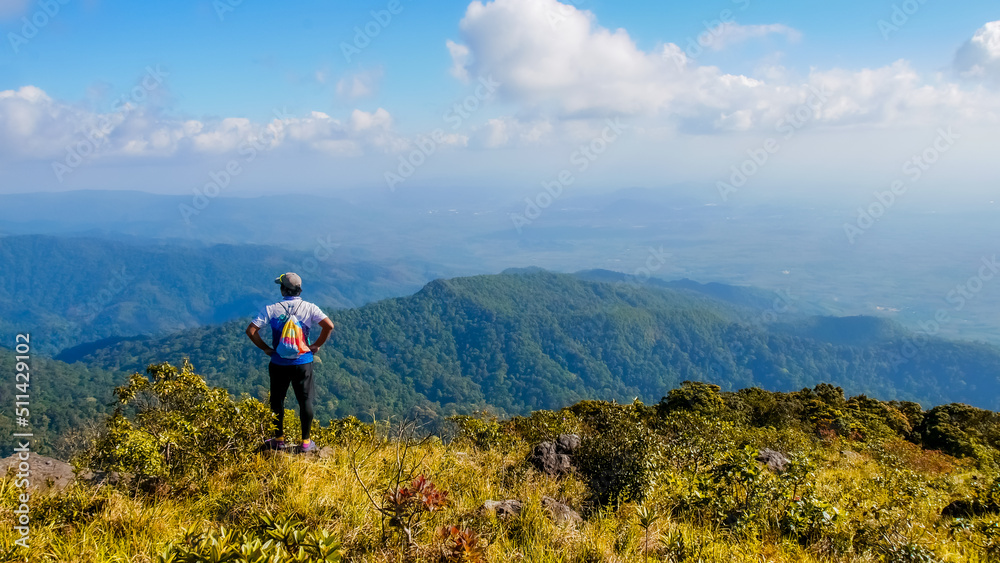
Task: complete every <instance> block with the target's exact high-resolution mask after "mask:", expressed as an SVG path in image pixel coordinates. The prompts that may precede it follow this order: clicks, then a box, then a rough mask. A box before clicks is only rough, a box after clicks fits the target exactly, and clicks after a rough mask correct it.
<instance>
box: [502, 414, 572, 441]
mask: <svg viewBox="0 0 1000 563" xmlns="http://www.w3.org/2000/svg"><path fill="white" fill-rule="evenodd" d="M504 426H505V427H506V428H509V429H510V431H511V432H512V433H513V434H514V435H516V436H518V437H520V438H521V439H522V440H524V441H525V442H527V443H529V444H537V443H538V442H544V441H550V440H555V439H556V438H557V437H558V436H559V435H560V434H577V433H579V432H580V420H579V418H578V417H577V416H576V415H575V414H574V413H573V411H572V410H570V409H561V410H558V411H534V412H532V413H531V415H529V416H515V417H514V418H512V419H510V420H508V421H507V422H505V423H504Z"/></svg>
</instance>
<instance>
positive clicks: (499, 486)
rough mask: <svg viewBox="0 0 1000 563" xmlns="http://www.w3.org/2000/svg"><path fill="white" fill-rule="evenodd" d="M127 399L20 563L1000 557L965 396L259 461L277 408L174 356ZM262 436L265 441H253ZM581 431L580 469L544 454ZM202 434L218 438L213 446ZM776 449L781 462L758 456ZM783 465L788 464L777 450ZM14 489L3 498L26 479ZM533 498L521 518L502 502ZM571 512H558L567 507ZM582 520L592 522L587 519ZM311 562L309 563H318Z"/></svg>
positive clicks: (408, 434) (785, 397) (982, 448)
mask: <svg viewBox="0 0 1000 563" xmlns="http://www.w3.org/2000/svg"><path fill="white" fill-rule="evenodd" d="M150 375H151V377H149V378H146V377H136V378H133V379H132V381H131V383H130V386H129V387H128V388H127V389H124V390H123V391H122V392H121V393H120V394H119V398H120V399H121V405H122V407H123V409H124V410H123V414H121V415H118V416H116V417H115V418H114V419H112V420H111V421H109V424H108V426H107V431H106V432H105V433H104V434H102V435H101V436H99V437H98V438H97V439H96V440H95V441H94V442H92V446H91V448H90V449H89V451H88V452H87V454H86V455H84V456H81V457H80V458H79V459H78V460H77V461H78V463H79V464H80V465H81V466H84V467H90V468H92V469H95V470H105V471H121V472H122V473H121V475H122V478H121V479H120V480H118V481H113V482H103V483H101V484H99V485H98V484H95V483H91V482H88V481H80V482H78V483H76V484H75V485H73V486H71V487H70V488H69V489H67V490H65V491H62V492H59V493H55V494H50V495H43V494H36V495H35V496H33V500H32V501H31V502H32V505H31V510H32V512H31V523H32V536H31V548H30V552H25V551H22V550H21V548H19V547H16V546H15V545H14V543H13V542H14V539H15V538H16V537H17V536H16V532H15V531H14V530H13V514H12V512H11V511H5V512H4V513H3V515H2V516H0V524H2V525H0V556H2V557H3V560H5V561H21V560H26V557H27V560H31V561H40V562H41V561H45V562H48V561H52V562H56V561H59V562H62V561H77V562H85V563H89V562H94V563H97V562H106V561H151V562H152V561H156V562H163V563H169V562H179V561H198V562H201V561H205V562H208V561H233V562H244V561H257V562H260V561H267V562H269V563H278V562H283V561H293V560H294V561H358V562H373V563H374V562H386V563H388V562H398V561H414V562H417V561H419V562H459V561H465V562H486V561H490V562H494V563H501V562H503V563H506V562H511V563H513V562H519V561H532V562H538V563H556V562H561V563H577V562H578V563H596V562H608V563H611V562H621V561H660V562H672V563H675V562H696V561H702V562H725V563H733V562H740V563H742V562H746V563H750V562H754V563H756V562H759V561H762V560H764V561H770V562H775V563H779V562H780V563H784V562H789V563H790V562H804V563H813V562H816V563H818V562H836V563H840V562H844V563H846V562H849V561H850V562H857V561H860V562H871V563H874V562H949V563H952V562H954V563H958V562H973V563H980V562H987V561H996V560H997V559H996V558H997V557H998V556H1000V532H998V524H997V522H998V520H997V519H998V515H1000V481H998V479H997V477H998V473H1000V471H998V465H997V461H998V460H1000V457H998V456H1000V451H998V450H997V447H998V446H1000V417H998V416H997V414H996V413H992V412H987V411H978V410H976V409H970V408H968V407H961V406H957V405H950V406H946V407H939V408H936V409H933V410H930V411H924V410H922V409H920V408H919V406H917V405H914V404H909V403H886V402H881V401H876V400H873V399H869V398H867V397H863V396H858V397H852V398H850V399H848V398H846V397H844V395H843V393H842V391H841V390H840V389H838V388H835V387H833V386H830V385H819V386H817V387H815V388H814V389H811V390H809V389H807V390H803V391H800V392H795V393H788V394H783V393H771V392H766V391H762V390H760V389H744V390H740V391H739V392H734V393H726V392H720V390H719V389H718V388H717V387H713V386H710V385H705V384H690V383H689V384H685V385H683V386H682V387H680V388H677V389H674V390H671V391H670V392H669V393H668V394H667V396H666V397H664V398H663V400H662V401H660V402H659V403H658V404H656V405H652V406H646V405H643V404H642V403H640V402H635V403H632V404H628V405H619V404H614V403H602V402H596V401H585V402H581V403H578V404H576V405H573V406H572V407H569V408H566V409H561V410H559V411H538V412H535V413H533V414H532V415H531V416H530V417H521V418H514V419H510V420H505V421H497V420H491V419H478V418H470V417H465V418H458V419H456V420H455V421H454V422H455V424H456V428H457V434H456V435H455V439H454V440H444V441H442V440H441V439H440V438H439V437H435V436H431V437H427V438H421V436H420V435H419V434H415V433H413V432H412V431H411V428H412V427H410V426H408V425H406V424H403V425H398V424H393V423H387V422H381V421H380V422H377V423H376V424H362V423H360V422H359V421H357V420H356V419H343V420H338V421H331V423H330V424H329V425H325V426H323V427H322V428H319V427H317V428H316V431H315V433H314V437H315V439H316V440H317V442H318V443H319V444H321V445H322V446H323V449H322V450H321V451H320V454H319V455H317V456H289V455H275V454H257V453H254V452H253V447H254V445H255V444H254V443H253V441H252V440H248V439H246V438H247V437H248V436H250V435H252V434H253V432H254V430H253V428H255V427H256V428H258V430H259V429H260V428H262V425H264V426H266V419H265V418H263V413H265V412H266V407H264V406H263V405H261V404H255V402H254V401H245V400H244V401H241V402H239V403H236V402H234V401H233V400H232V399H229V398H228V397H226V395H225V393H223V394H221V395H220V394H218V393H217V392H216V391H215V390H212V389H210V388H208V387H206V386H205V384H204V381H203V380H201V379H200V378H199V377H198V376H197V375H195V374H193V373H192V372H191V371H190V370H189V369H188V368H184V369H175V368H173V367H171V366H166V365H160V366H156V367H155V368H153V369H151V370H150ZM248 432H249V433H248ZM570 432H572V433H574V434H575V435H576V436H578V437H579V438H580V441H579V444H578V445H576V446H573V447H572V448H571V450H567V451H569V452H570V453H569V454H567V455H568V456H569V458H568V459H569V462H568V463H569V469H568V473H565V474H562V475H555V474H546V473H544V472H542V471H540V470H539V469H538V467H537V466H536V465H535V464H533V463H532V462H530V461H529V459H528V456H529V453H530V452H532V451H533V447H534V446H535V445H536V444H538V443H539V442H540V441H542V440H550V439H552V438H554V437H556V436H557V435H560V434H564V433H570ZM199 436H202V437H199ZM765 450H771V451H773V452H776V454H768V456H769V459H772V460H776V462H777V463H774V464H770V465H765V463H763V462H762V461H759V460H758V459H757V458H758V457H761V456H762V454H764V452H765ZM776 456H780V457H776ZM12 482H13V481H12V480H10V479H2V480H0V497H2V498H3V502H5V503H8V504H10V503H13V502H14V498H15V495H16V494H17V493H18V489H16V488H14V487H13V486H12ZM505 500H511V501H515V502H514V503H508V504H507V505H506V506H507V508H506V509H504V510H499V509H495V508H490V506H491V505H490V504H489V501H505ZM556 503H558V504H556ZM567 510H569V511H573V512H575V515H574V514H573V512H568V511H567ZM296 554H297V557H296Z"/></svg>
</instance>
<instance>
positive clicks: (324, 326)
mask: <svg viewBox="0 0 1000 563" xmlns="http://www.w3.org/2000/svg"><path fill="white" fill-rule="evenodd" d="M319 328H320V329H321V332H320V333H319V338H317V339H316V342H313V343H312V346H310V347H309V350H311V351H312V352H313V353H314V354H315V353H316V351H317V350H319V347H320V346H322V345H323V343H324V342H326V339H327V338H330V333H331V332H333V321H331V320H330V317H326V318H325V319H323V320H321V321H320V322H319Z"/></svg>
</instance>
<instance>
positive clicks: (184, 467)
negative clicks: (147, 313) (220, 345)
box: [77, 361, 272, 486]
mask: <svg viewBox="0 0 1000 563" xmlns="http://www.w3.org/2000/svg"><path fill="white" fill-rule="evenodd" d="M146 371H147V373H148V374H149V377H148V378H147V377H146V376H143V375H141V374H138V373H136V374H133V375H132V377H131V378H130V379H129V382H128V384H127V385H124V386H122V387H118V388H116V389H115V396H116V397H117V399H118V401H117V402H118V404H117V408H116V409H115V412H114V414H113V415H112V416H110V417H109V418H108V420H107V423H106V429H105V430H104V432H103V433H102V434H101V435H100V436H99V437H98V438H97V440H96V441H95V443H94V444H93V445H92V447H91V448H90V450H89V451H88V452H87V453H85V454H84V456H83V457H82V458H81V459H78V460H77V463H78V464H81V465H87V466H89V467H90V468H92V469H97V470H104V471H119V472H125V473H129V474H132V475H134V476H135V477H136V478H137V479H138V480H139V481H149V480H154V481H160V482H163V483H166V484H169V485H172V486H185V485H191V484H194V483H196V482H198V481H201V480H203V479H204V478H205V477H206V476H208V475H209V474H211V473H212V472H214V471H216V470H217V469H218V468H220V467H223V466H225V465H229V464H236V463H240V462H243V461H246V460H247V458H249V457H250V456H251V455H253V454H254V453H255V452H256V450H257V449H258V448H259V446H260V443H261V439H262V437H263V436H265V435H266V434H267V433H268V431H269V430H270V428H271V427H272V415H271V412H270V410H269V409H268V407H266V406H265V405H264V404H263V403H261V402H260V401H257V400H255V399H251V398H246V397H244V398H242V399H240V400H239V401H234V400H233V399H232V398H231V397H230V396H229V393H228V392H227V391H226V390H225V389H222V388H218V387H209V386H208V385H207V384H206V383H205V380H204V379H203V378H202V377H201V376H199V375H197V374H195V373H194V371H193V369H192V366H191V364H190V363H189V362H187V361H185V362H184V365H183V366H182V367H181V368H180V369H177V368H176V367H174V366H171V365H170V364H168V363H163V364H158V365H152V366H149V367H148V368H147V370H146Z"/></svg>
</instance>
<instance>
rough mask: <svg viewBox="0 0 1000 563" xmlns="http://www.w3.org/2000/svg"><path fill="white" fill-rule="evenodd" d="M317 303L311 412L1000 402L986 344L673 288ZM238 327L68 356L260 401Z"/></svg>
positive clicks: (457, 285) (619, 286)
mask: <svg viewBox="0 0 1000 563" xmlns="http://www.w3.org/2000/svg"><path fill="white" fill-rule="evenodd" d="M306 298H307V299H311V298H312V296H311V295H308V294H307V295H306ZM329 312H330V313H331V317H332V319H333V321H334V323H335V324H336V330H335V331H334V335H333V337H332V338H331V340H330V342H329V344H328V345H327V346H326V347H325V348H324V350H323V352H322V354H321V355H320V360H321V361H322V366H321V367H319V369H318V371H317V374H318V376H317V377H318V378H317V387H318V394H317V398H318V401H317V411H318V414H319V415H320V417H321V418H327V417H333V416H343V415H348V414H354V415H358V416H367V415H370V414H371V413H375V414H376V415H378V416H387V415H390V414H396V415H398V414H415V413H422V414H425V415H428V416H434V415H441V414H449V413H454V412H469V411H472V410H476V409H484V408H488V409H491V410H494V411H496V412H499V413H525V412H528V411H530V410H533V409H539V408H558V407H561V406H565V405H569V404H572V403H574V402H576V401H579V400H581V399H616V400H618V401H631V400H632V399H633V398H635V397H639V398H641V399H642V400H644V401H647V402H656V401H658V400H659V399H660V398H661V397H662V396H663V395H664V394H665V392H666V391H667V390H668V389H670V388H672V387H675V386H677V385H678V384H679V383H680V382H681V381H684V380H703V381H709V382H713V383H717V384H719V385H721V386H722V387H723V389H728V390H735V389H739V388H744V387H751V386H760V387H762V388H766V389H771V390H795V389H801V388H803V387H811V386H813V385H815V384H817V383H820V382H828V383H833V384H835V385H839V386H842V387H844V389H845V390H846V391H847V392H848V393H868V394H871V395H875V396H877V397H879V398H881V399H885V400H888V399H909V400H917V401H921V402H924V403H925V404H928V405H929V404H939V403H946V402H965V403H969V404H972V405H975V406H980V407H984V408H992V409H995V408H997V406H998V404H1000V402H998V395H1000V393H998V392H1000V352H998V350H997V349H996V348H993V347H990V346H986V345H980V344H972V343H956V342H948V341H942V340H930V341H928V342H926V343H925V344H923V345H918V346H915V347H913V349H912V350H909V349H908V348H906V342H907V341H906V340H905V337H906V333H905V332H904V331H902V330H901V329H899V330H898V332H896V331H888V332H886V331H882V332H879V333H878V334H879V335H880V336H881V337H880V338H878V339H876V340H873V341H872V342H870V343H866V344H862V345H846V344H834V343H832V342H830V341H829V339H827V340H824V339H821V338H818V336H820V335H822V336H829V335H830V334H831V329H830V327H829V326H828V325H833V326H840V325H837V323H836V322H832V321H824V323H818V322H816V323H812V324H810V325H809V326H818V325H819V324H822V326H823V327H824V329H823V330H822V331H818V333H817V331H815V330H813V331H812V333H813V334H812V335H813V337H807V336H803V334H807V333H809V331H803V332H802V334H797V333H796V331H794V330H789V325H788V324H787V323H786V324H785V325H783V326H781V327H777V328H775V329H773V330H772V329H771V328H769V325H766V324H753V323H747V322H745V321H743V320H742V319H743V318H745V315H743V314H741V313H740V312H739V311H737V310H736V309H735V308H734V306H733V305H731V304H729V303H723V302H720V301H714V300H712V299H710V298H707V297H704V296H700V295H698V294H694V293H692V292H690V291H686V290H672V289H666V288H651V287H642V286H638V285H635V284H629V283H599V282H591V281H584V280H581V279H580V278H578V277H575V276H573V275H565V274H552V273H547V272H530V273H516V274H515V273H511V274H501V275H492V276H477V277H469V278H456V279H451V280H438V281H434V282H432V283H430V284H428V285H427V286H425V287H424V288H423V289H422V290H421V291H419V292H418V293H416V294H415V295H412V296H409V297H403V298H395V299H388V300H384V301H380V302H377V303H372V304H369V305H366V306H363V307H360V308H356V309H347V310H337V311H333V310H330V311H329ZM789 322H791V321H789ZM246 323H247V319H242V320H239V321H233V322H229V323H225V324H222V325H217V326H207V327H200V328H195V329H190V330H186V331H183V332H180V333H177V334H173V335H170V336H167V337H163V338H159V339H151V340H145V341H142V340H139V341H131V342H122V343H119V344H116V345H113V346H110V347H106V348H99V349H96V350H94V351H93V352H92V353H90V354H88V355H86V356H84V357H83V359H82V361H84V362H86V363H88V364H90V365H92V366H95V367H99V368H102V369H109V370H116V371H126V372H127V371H133V370H141V369H142V368H143V367H144V366H145V365H147V364H149V363H154V362H161V361H171V362H179V361H181V359H182V358H183V357H190V358H191V360H192V362H193V363H194V365H195V369H196V370H197V371H198V372H200V373H203V374H204V375H205V376H206V377H207V378H208V379H209V381H210V382H211V383H213V384H217V385H224V386H226V387H228V388H229V389H231V390H232V391H234V392H244V391H245V392H249V393H251V394H252V395H254V396H258V397H264V396H266V385H267V373H266V363H267V360H266V358H265V357H264V356H263V354H262V353H260V352H259V351H258V350H256V349H255V348H253V346H252V345H251V344H250V343H249V341H248V340H247V339H246V336H245V335H244V334H243V329H244V328H245V326H246ZM857 324H858V323H857V322H856V321H846V322H844V323H841V325H843V327H844V330H852V327H854V326H855V325H857ZM840 338H846V337H845V336H843V335H842V336H841V337H840ZM904 351H906V352H907V355H909V356H910V357H909V359H905V361H904V357H903V355H902V354H903V352H904Z"/></svg>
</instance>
